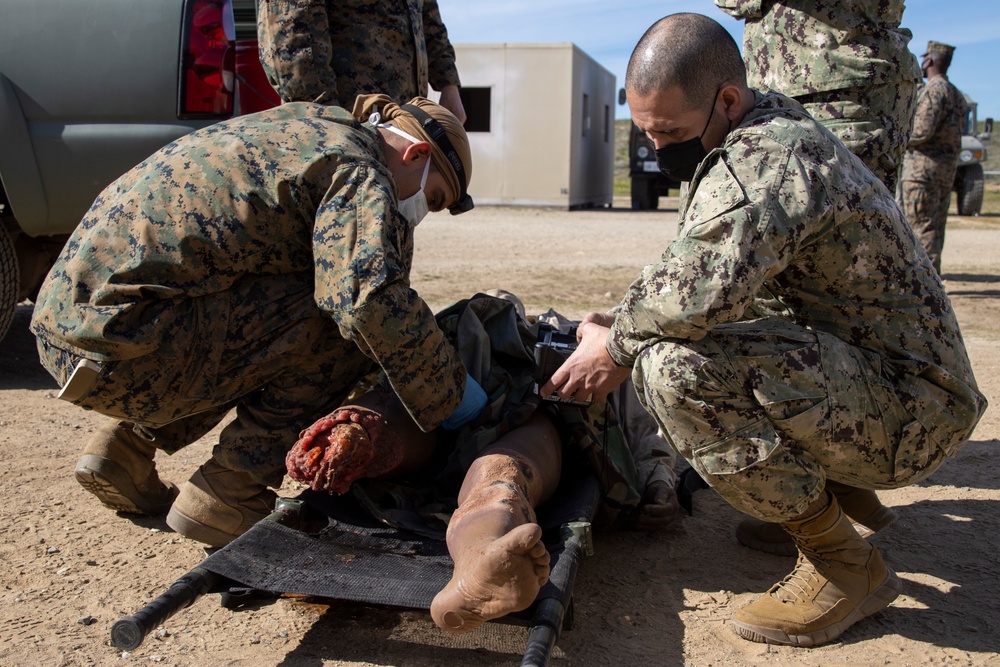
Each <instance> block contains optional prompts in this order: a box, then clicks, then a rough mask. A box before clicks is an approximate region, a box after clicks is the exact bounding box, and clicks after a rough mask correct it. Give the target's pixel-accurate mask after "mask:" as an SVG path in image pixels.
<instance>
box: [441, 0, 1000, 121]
mask: <svg viewBox="0 0 1000 667" xmlns="http://www.w3.org/2000/svg"><path fill="white" fill-rule="evenodd" d="M438 5H439V6H440V8H441V15H442V17H443V18H444V22H445V25H446V26H447V28H448V35H449V37H450V38H451V41H452V42H455V43H459V42H461V43H466V42H470V43H495V42H511V43H524V42H573V43H575V44H576V45H577V46H579V47H580V48H581V49H583V51H584V52H585V53H587V55H589V56H590V57H592V58H593V59H595V60H596V61H597V62H599V63H601V65H603V66H604V67H606V68H607V69H608V70H610V71H611V72H612V73H613V74H614V75H615V80H616V83H617V85H618V86H619V87H621V86H622V84H623V83H624V80H625V66H626V64H627V63H628V57H629V55H630V54H631V53H632V48H633V47H634V46H635V43H636V42H637V41H638V40H639V37H640V36H642V33H643V32H645V30H646V28H648V27H649V26H650V25H652V24H653V23H654V22H655V21H656V20H657V19H660V18H662V17H663V16H666V15H667V14H673V13H675V12H698V13H701V14H705V15H707V16H711V17H712V18H714V19H716V20H717V21H719V22H720V23H721V24H722V25H724V26H725V27H726V28H727V29H728V30H729V31H730V32H731V33H732V34H733V36H734V37H735V38H736V41H737V43H738V44H742V43H743V24H742V22H740V21H736V20H735V19H732V18H730V17H729V16H727V15H726V14H724V13H722V11H721V10H719V9H718V8H717V7H716V6H715V4H714V3H713V2H712V0H658V1H656V2H652V1H649V0H636V1H631V2H630V1H629V0H438ZM903 27H905V28H909V29H910V31H911V32H913V40H912V41H911V42H910V50H911V51H913V52H914V54H915V55H917V56H919V55H920V54H922V53H923V52H924V50H925V47H926V46H927V42H928V40H937V41H939V42H945V43H947V44H952V45H953V46H955V47H957V49H956V51H955V57H954V59H953V61H952V65H951V69H950V70H949V72H948V74H949V77H948V78H949V79H951V81H952V83H954V84H955V85H956V86H958V87H959V88H960V89H961V90H962V91H964V92H965V93H966V94H968V95H970V96H972V98H973V99H974V100H975V101H976V102H978V103H979V118H980V120H981V119H983V118H985V117H986V116H992V117H994V118H997V119H998V120H1000V0H906V11H905V12H904V14H903ZM458 65H459V74H460V75H461V66H462V63H461V62H459V64H458ZM617 116H618V117H619V118H627V117H628V109H627V107H624V106H623V107H619V108H618V113H617Z"/></svg>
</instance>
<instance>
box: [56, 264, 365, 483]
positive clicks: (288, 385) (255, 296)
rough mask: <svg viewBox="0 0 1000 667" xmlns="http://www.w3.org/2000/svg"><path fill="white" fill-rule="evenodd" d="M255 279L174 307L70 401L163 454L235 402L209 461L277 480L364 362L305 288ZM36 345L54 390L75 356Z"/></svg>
mask: <svg viewBox="0 0 1000 667" xmlns="http://www.w3.org/2000/svg"><path fill="white" fill-rule="evenodd" d="M272 282H273V281H272ZM264 285H268V286H271V285H272V283H268V282H265V281H264V280H263V279H261V280H252V279H251V280H249V281H245V282H244V283H243V284H241V285H240V286H238V287H237V288H234V289H233V290H231V291H230V292H227V293H225V294H223V295H216V296H212V297H205V298H204V299H196V300H194V302H189V303H188V304H186V305H184V306H180V307H179V308H178V309H177V312H176V313H174V314H173V316H174V317H176V318H177V320H178V321H177V328H176V331H178V334H177V335H175V336H173V337H172V338H171V339H170V340H168V341H164V342H163V343H162V344H161V346H160V347H159V349H157V350H155V351H154V352H152V353H150V354H147V355H144V356H141V357H138V358H134V359H125V360H118V361H103V362H101V370H100V373H99V374H98V376H97V377H96V379H95V381H94V382H93V384H92V386H91V387H90V390H89V391H88V392H87V393H86V394H85V395H83V396H82V397H81V398H79V399H78V400H76V401H74V402H75V403H76V404H77V405H79V406H81V407H83V408H86V409H88V410H94V411H95V412H99V413H102V414H105V415H108V416H110V417H113V418H116V419H123V420H126V421H129V422H132V423H134V424H136V425H137V426H138V429H137V430H138V431H139V432H140V433H141V434H142V435H144V436H145V437H147V438H149V439H151V440H152V441H153V444H155V445H156V447H157V448H158V449H162V450H164V451H166V452H167V453H171V454H172V453H174V452H176V451H177V450H179V449H180V448H182V447H184V446H185V445H188V444H190V443H192V442H194V441H195V440H197V439H198V438H200V437H202V436H203V435H205V434H206V433H207V432H208V431H210V430H211V429H212V428H214V427H215V426H216V425H218V424H219V423H221V422H222V420H223V419H224V418H225V417H226V415H227V414H228V413H229V411H230V410H232V409H233V408H235V410H236V414H235V418H234V419H233V420H232V421H231V422H229V423H228V424H227V425H226V426H225V427H224V428H223V430H222V433H221V434H220V436H219V443H218V444H217V445H216V446H215V448H214V450H213V457H214V458H215V459H217V460H218V461H219V462H220V463H221V464H222V465H224V466H225V467H227V468H229V469H231V470H243V471H246V472H249V473H251V474H252V475H253V476H254V477H255V478H256V479H257V481H259V482H261V483H264V484H268V485H270V486H275V487H276V486H279V485H280V484H281V480H282V479H283V477H284V474H285V454H286V453H287V452H288V450H289V449H291V447H292V445H294V444H295V441H296V440H297V439H298V434H299V432H300V431H301V430H302V429H304V428H306V427H308V426H309V425H310V424H312V423H313V422H314V421H315V420H316V419H318V418H320V417H322V416H323V415H325V414H328V413H329V412H331V411H332V410H333V409H334V408H336V407H337V406H339V405H340V404H341V403H342V402H343V401H344V399H345V398H346V396H347V393H348V391H349V390H350V388H351V387H352V386H353V385H354V383H355V382H356V381H357V380H358V379H359V378H360V377H361V376H363V375H364V374H365V373H367V372H368V371H370V369H371V367H372V362H371V360H369V359H368V358H367V357H365V356H364V355H363V354H362V353H361V351H360V350H358V349H357V347H356V346H355V345H354V344H353V343H351V342H350V341H347V340H345V339H344V338H342V337H341V336H340V332H339V331H338V329H337V326H336V325H335V324H334V322H333V321H332V320H331V319H330V318H329V317H328V316H326V315H324V314H322V313H321V312H320V311H319V309H318V308H316V306H315V305H314V303H313V300H312V290H311V289H306V290H296V289H291V290H283V293H280V294H277V293H275V291H274V290H273V289H268V290H265V289H262V287H263V286H264ZM304 286H305V285H303V287H304ZM38 350H39V356H40V358H41V361H42V364H43V365H44V366H45V367H46V369H48V371H49V372H50V373H51V374H52V376H53V377H54V378H55V379H56V381H58V382H59V385H60V386H64V385H65V383H66V381H67V379H68V378H69V376H70V374H71V373H72V371H73V368H74V367H75V366H76V364H77V362H78V361H79V360H80V357H79V356H78V355H77V354H74V353H73V352H70V351H67V350H64V349H61V348H59V347H56V346H55V345H53V344H52V343H49V342H46V341H44V340H43V339H41V338H39V341H38Z"/></svg>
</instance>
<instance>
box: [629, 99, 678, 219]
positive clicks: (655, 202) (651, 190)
mask: <svg viewBox="0 0 1000 667" xmlns="http://www.w3.org/2000/svg"><path fill="white" fill-rule="evenodd" d="M618 104H625V89H624V88H621V89H619V91H618ZM630 125H631V130H630V131H629V136H628V177H629V181H630V182H631V194H632V210H633V211H648V210H653V209H656V208H657V207H658V206H659V202H660V197H666V196H667V195H668V194H669V193H670V190H671V188H673V189H674V190H679V189H680V187H681V184H680V183H678V182H677V181H672V180H670V179H668V178H667V177H666V176H664V175H663V174H662V173H661V172H660V168H659V167H657V166H656V152H655V150H654V148H653V142H652V141H650V140H649V138H648V137H647V136H646V135H645V134H643V133H642V132H641V131H640V130H639V128H637V127H636V126H635V123H630Z"/></svg>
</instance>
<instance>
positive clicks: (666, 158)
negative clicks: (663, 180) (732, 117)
mask: <svg viewBox="0 0 1000 667" xmlns="http://www.w3.org/2000/svg"><path fill="white" fill-rule="evenodd" d="M715 95H716V97H718V95H719V93H718V92H716V93H715ZM716 97H713V98H712V113H710V114H709V115H708V122H706V123H705V129H704V130H702V131H701V134H699V135H698V136H697V137H692V138H690V139H688V140H687V141H681V142H680V143H676V144H667V145H666V146H661V147H660V148H657V149H656V166H657V167H659V168H660V172H661V173H662V174H663V175H664V176H666V177H667V178H669V179H671V180H674V181H690V180H691V179H692V178H694V172H695V170H696V169H697V168H698V165H699V164H701V161H702V160H704V159H705V156H707V155H708V152H707V151H705V147H704V146H702V145H701V138H702V137H703V136H705V132H707V131H708V126H709V125H711V123H712V118H713V117H714V116H715V100H716Z"/></svg>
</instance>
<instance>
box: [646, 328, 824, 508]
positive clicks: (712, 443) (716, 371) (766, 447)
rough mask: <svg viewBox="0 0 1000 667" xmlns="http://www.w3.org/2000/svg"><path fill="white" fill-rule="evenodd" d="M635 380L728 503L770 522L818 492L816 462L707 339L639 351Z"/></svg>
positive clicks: (677, 444) (649, 406)
mask: <svg viewBox="0 0 1000 667" xmlns="http://www.w3.org/2000/svg"><path fill="white" fill-rule="evenodd" d="M634 381H635V385H636V390H637V393H638V395H639V398H640V400H641V401H642V403H643V405H644V407H645V408H646V410H647V411H648V412H649V413H650V414H652V415H653V416H654V418H655V419H656V421H657V423H658V424H659V425H660V427H661V428H662V429H663V430H664V432H665V433H667V435H668V436H669V437H670V441H671V443H672V444H673V445H674V448H675V449H677V451H678V453H680V454H681V456H683V457H684V458H685V459H687V460H688V462H689V463H690V464H691V465H692V467H694V468H695V470H697V471H698V473H699V474H700V475H701V476H702V478H704V479H705V481H706V482H707V483H708V484H709V485H711V486H712V487H713V488H714V489H715V490H716V491H717V492H718V493H719V494H720V495H722V496H723V498H725V500H726V501H727V502H729V503H730V504H731V505H733V506H734V507H736V508H737V509H739V510H740V511H742V512H745V513H747V514H750V515H753V516H756V517H758V518H761V519H765V520H770V521H780V520H784V519H790V518H792V517H795V516H798V515H800V514H801V513H802V512H803V511H804V510H805V508H806V507H807V506H808V505H809V503H810V502H812V500H814V499H815V498H816V497H818V496H819V494H820V492H821V490H822V488H823V484H824V481H825V475H824V471H823V469H822V466H820V464H819V463H818V462H817V461H816V459H815V458H814V457H813V456H812V455H811V454H809V453H808V452H806V451H803V450H802V449H801V448H799V447H797V446H796V445H795V443H794V442H792V441H789V440H788V439H787V438H786V437H784V436H783V435H782V434H780V433H779V432H778V431H776V430H775V428H774V425H773V424H772V422H771V420H770V419H769V418H768V416H767V415H766V414H765V412H764V411H763V409H761V407H760V406H759V405H757V404H756V402H755V401H754V400H753V398H752V397H751V396H744V395H741V394H742V393H743V390H742V389H741V386H740V385H741V383H740V382H739V381H738V380H737V379H736V373H735V372H734V370H733V369H732V368H730V367H728V364H727V363H726V361H725V355H724V354H722V351H721V349H720V348H719V347H718V345H717V344H715V343H714V342H712V341H698V343H695V344H690V343H685V344H678V343H672V342H663V343H659V344H657V345H655V346H653V347H651V348H649V349H648V350H646V351H645V352H643V354H642V355H640V357H639V359H638V360H637V363H636V368H635V373H634Z"/></svg>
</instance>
